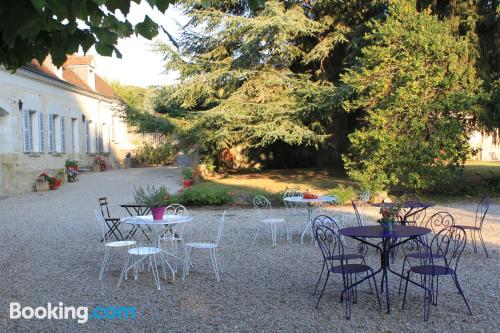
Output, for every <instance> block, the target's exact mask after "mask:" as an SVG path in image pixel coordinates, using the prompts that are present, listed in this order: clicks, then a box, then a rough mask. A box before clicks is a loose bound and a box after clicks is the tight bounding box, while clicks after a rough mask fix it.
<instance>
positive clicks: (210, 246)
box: [182, 210, 227, 281]
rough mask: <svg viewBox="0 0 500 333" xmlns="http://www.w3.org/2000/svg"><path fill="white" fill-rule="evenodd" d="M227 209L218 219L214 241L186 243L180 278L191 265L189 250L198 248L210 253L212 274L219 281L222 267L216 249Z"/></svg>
mask: <svg viewBox="0 0 500 333" xmlns="http://www.w3.org/2000/svg"><path fill="white" fill-rule="evenodd" d="M226 213H227V211H226V210H225V211H224V213H222V216H221V218H220V220H219V228H218V229H217V237H216V238H215V240H214V242H209V243H201V242H200V243H191V242H190V243H186V251H185V257H184V269H183V271H182V279H183V280H184V279H185V278H186V275H187V274H189V269H190V267H191V265H192V263H191V252H192V251H193V249H199V250H208V253H209V254H210V260H211V261H212V266H213V268H214V274H215V278H216V279H217V281H220V272H219V270H220V271H222V267H221V264H220V260H219V257H218V256H217V249H218V248H219V243H220V241H221V240H222V233H223V230H224V219H225V217H226Z"/></svg>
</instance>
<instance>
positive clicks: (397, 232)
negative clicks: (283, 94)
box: [339, 226, 431, 313]
mask: <svg viewBox="0 0 500 333" xmlns="http://www.w3.org/2000/svg"><path fill="white" fill-rule="evenodd" d="M339 233H340V235H342V236H346V237H350V238H353V239H356V240H358V241H360V242H363V243H365V244H367V245H369V246H372V247H374V248H376V249H378V250H379V251H380V268H379V270H377V271H375V272H373V274H370V275H369V276H367V277H365V278H363V280H361V281H364V280H365V279H368V278H371V277H372V275H376V274H378V273H380V272H382V280H381V283H380V289H381V291H382V292H384V282H385V293H386V304H387V313H391V303H390V296H389V280H388V276H387V275H388V272H391V273H393V274H395V275H397V276H399V277H403V278H405V277H404V276H402V275H401V274H399V273H398V272H396V271H394V270H392V269H391V266H390V260H389V254H390V252H391V249H393V248H395V247H397V246H399V245H401V244H403V243H406V242H408V241H410V240H412V239H418V237H420V236H424V235H427V234H429V233H431V230H430V229H428V228H422V227H413V226H395V227H394V229H393V231H391V232H387V231H384V229H383V228H382V226H362V227H351V228H344V229H341V230H340V231H339ZM376 238H380V239H382V241H381V242H378V243H376V244H374V243H371V242H369V241H368V240H367V239H376ZM361 281H359V282H361ZM375 288H377V286H375Z"/></svg>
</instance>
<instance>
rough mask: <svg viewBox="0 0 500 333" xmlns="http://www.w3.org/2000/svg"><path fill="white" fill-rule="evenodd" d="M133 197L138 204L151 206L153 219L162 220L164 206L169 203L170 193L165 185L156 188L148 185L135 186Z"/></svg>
mask: <svg viewBox="0 0 500 333" xmlns="http://www.w3.org/2000/svg"><path fill="white" fill-rule="evenodd" d="M134 199H135V202H136V203H137V204H139V205H144V206H147V207H151V213H152V214H153V220H162V219H163V215H164V214H165V208H166V206H167V205H168V204H169V199H170V194H169V193H168V190H167V188H166V187H165V186H160V187H158V188H156V187H154V186H149V185H148V186H146V188H143V187H140V188H137V189H136V190H135V194H134Z"/></svg>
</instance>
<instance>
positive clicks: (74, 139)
mask: <svg viewBox="0 0 500 333" xmlns="http://www.w3.org/2000/svg"><path fill="white" fill-rule="evenodd" d="M71 151H72V152H73V153H78V152H79V151H80V142H79V140H78V119H76V118H71Z"/></svg>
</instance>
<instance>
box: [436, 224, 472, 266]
mask: <svg viewBox="0 0 500 333" xmlns="http://www.w3.org/2000/svg"><path fill="white" fill-rule="evenodd" d="M466 244H467V234H466V233H465V230H464V229H462V228H460V227H454V226H450V227H446V228H444V229H442V230H441V231H439V232H438V233H437V234H436V235H434V237H433V238H432V241H431V244H430V251H431V254H432V257H436V258H439V256H442V258H443V259H444V264H445V267H449V268H452V269H453V270H455V271H456V270H457V265H458V261H459V260H460V256H461V255H462V252H463V251H464V248H465V245H466ZM438 255H439V256H438ZM431 263H432V264H433V260H432V259H431ZM437 265H442V259H441V258H439V259H438V260H437Z"/></svg>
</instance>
